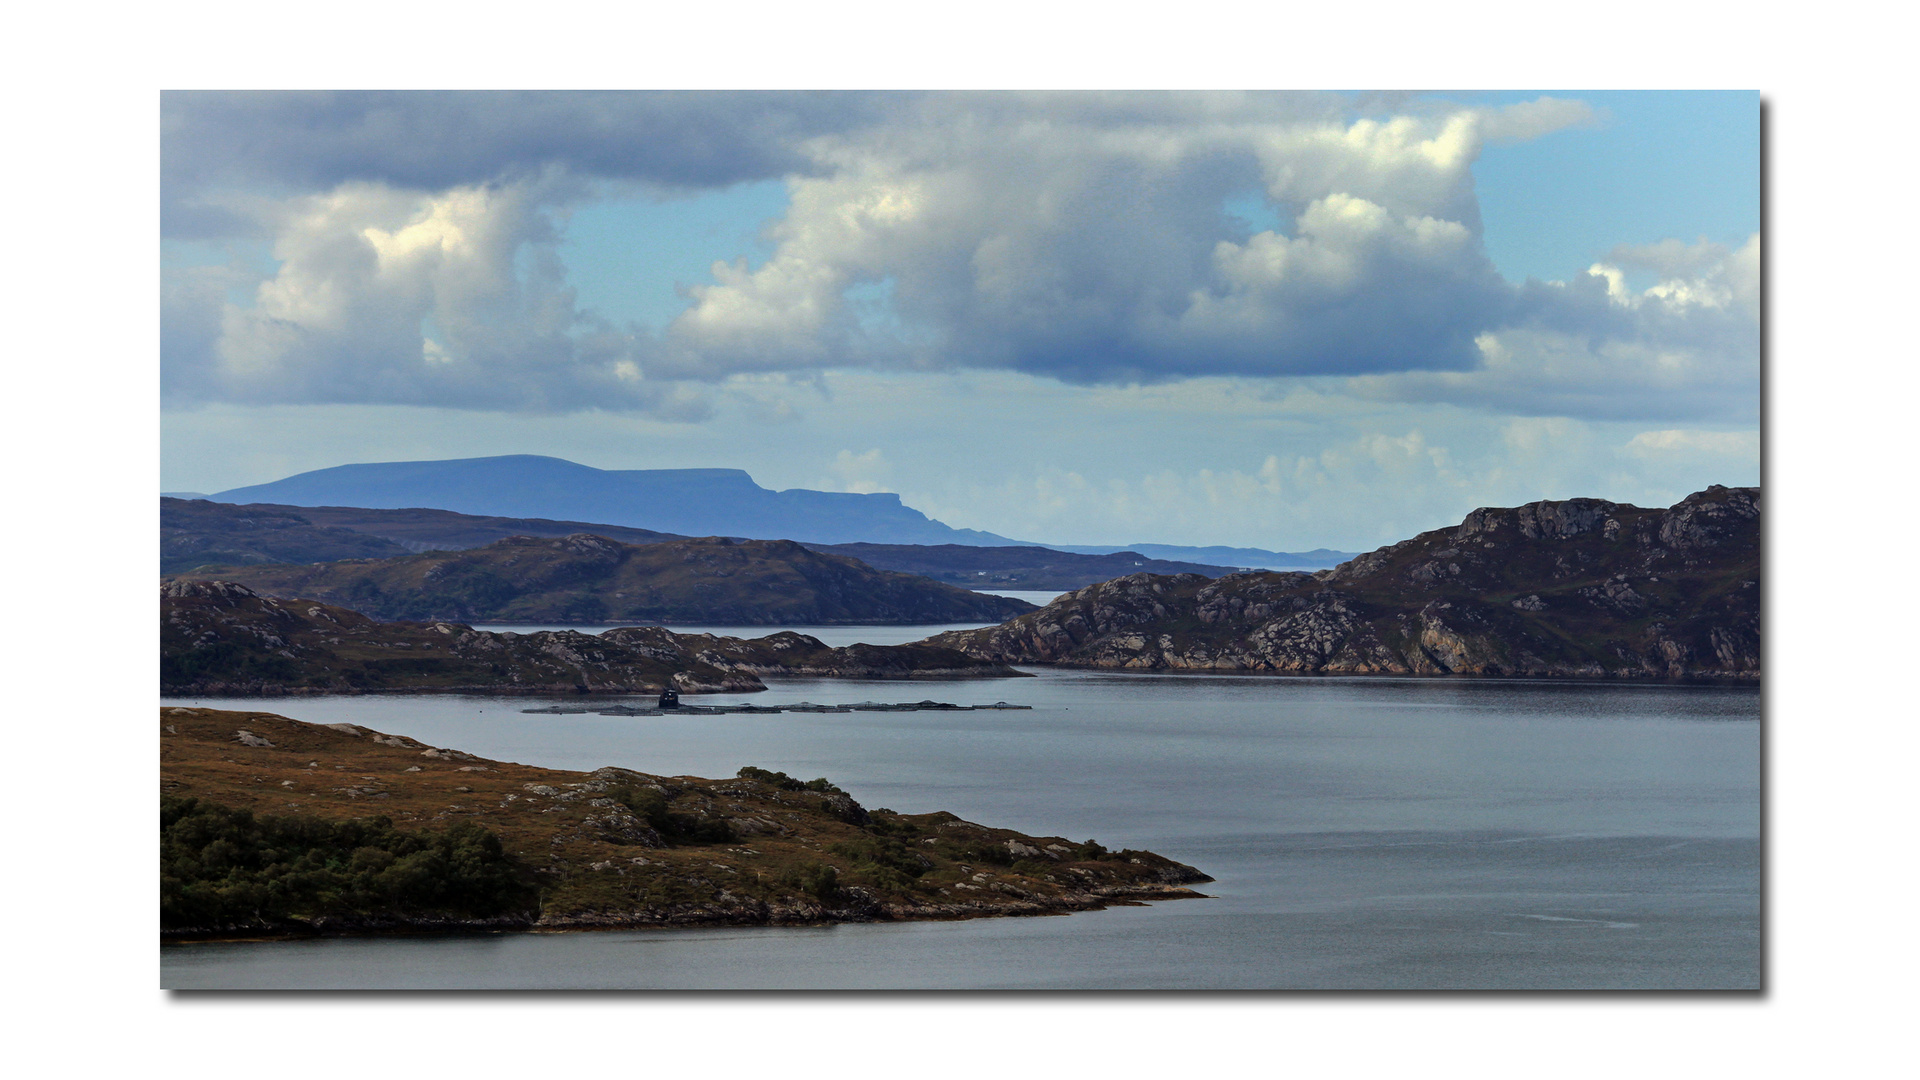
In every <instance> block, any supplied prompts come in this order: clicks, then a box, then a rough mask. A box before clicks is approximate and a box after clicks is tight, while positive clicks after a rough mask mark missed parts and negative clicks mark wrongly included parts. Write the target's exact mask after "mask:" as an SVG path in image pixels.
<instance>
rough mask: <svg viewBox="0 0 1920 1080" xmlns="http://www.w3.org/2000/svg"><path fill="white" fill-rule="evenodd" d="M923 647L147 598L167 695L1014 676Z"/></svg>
mask: <svg viewBox="0 0 1920 1080" xmlns="http://www.w3.org/2000/svg"><path fill="white" fill-rule="evenodd" d="M1017 674H1019V673H1018V672H1015V671H1013V670H1011V669H1009V668H1006V667H1004V666H1002V665H1000V664H997V663H994V662H992V661H987V660H980V659H978V658H975V657H971V656H967V655H965V654H963V653H960V652H956V651H954V650H951V649H942V648H936V647H933V646H928V645H903V646H873V645H860V646H854V647H852V648H848V649H832V648H828V647H827V646H826V645H824V644H822V643H821V642H820V641H819V640H818V639H816V638H811V637H807V636H806V635H804V634H795V633H785V634H777V635H774V637H773V638H770V639H764V640H757V641H746V640H742V639H739V638H723V637H715V636H714V635H712V634H674V633H672V632H670V631H667V630H664V629H661V628H660V627H657V626H656V627H632V628H627V629H620V630H610V631H608V632H606V633H604V634H598V635H594V634H582V633H578V632H576V631H572V630H560V631H541V632H538V633H531V634H501V633H492V632H489V631H485V630H475V629H473V628H472V627H470V626H467V625H465V624H464V623H454V622H430V623H404V622H403V623H384V622H375V621H374V620H372V619H369V618H367V617H366V616H365V615H363V614H361V613H360V612H357V611H352V610H349V609H347V608H342V607H335V606H333V605H331V604H322V603H319V602H317V601H313V600H286V599H277V598H275V597H270V596H261V595H259V594H258V593H255V592H254V591H253V590H252V589H249V588H248V587H246V586H245V585H241V584H238V583H235V582H230V581H175V582H171V583H169V584H167V585H164V586H162V588H161V595H160V683H161V692H162V693H166V694H182V695H185V694H286V693H360V692H368V691H383V690H475V691H481V690H484V691H496V692H497V691H519V692H547V693H556V692H557V693H571V692H593V693H609V694H641V693H657V692H659V691H660V690H661V689H662V688H664V687H667V686H672V687H675V688H677V689H679V690H682V691H687V692H699V691H721V690H726V691H741V690H764V689H766V684H764V683H762V682H761V681H760V679H759V678H758V676H759V675H796V676H802V675H818V676H840V677H848V678H854V677H857V678H908V677H928V676H933V677H964V676H970V675H972V676H979V675H1017Z"/></svg>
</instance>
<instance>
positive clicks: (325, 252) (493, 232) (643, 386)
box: [163, 178, 704, 416]
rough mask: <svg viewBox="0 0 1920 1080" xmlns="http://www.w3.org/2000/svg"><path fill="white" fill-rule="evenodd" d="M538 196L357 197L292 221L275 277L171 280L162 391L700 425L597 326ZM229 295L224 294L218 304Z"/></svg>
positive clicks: (334, 193)
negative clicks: (675, 419)
mask: <svg viewBox="0 0 1920 1080" xmlns="http://www.w3.org/2000/svg"><path fill="white" fill-rule="evenodd" d="M545 184H546V181H543V180H541V179H539V178H534V179H529V180H524V181H521V182H517V183H505V184H489V185H477V186H471V187H457V188H453V189H449V190H447V191H444V192H438V193H427V192H420V191H413V190H407V189H400V188H394V187H390V186H387V185H384V184H373V183H358V182H355V183H348V184H343V185H341V186H339V187H337V188H334V189H333V190H331V191H329V192H327V193H325V194H321V195H312V196H307V197H304V198H299V199H291V200H287V201H285V202H284V203H281V204H279V205H278V207H277V210H278V216H277V218H276V220H275V221H274V222H273V223H272V224H273V229H274V233H275V241H274V244H273V249H272V254H273V258H274V260H275V261H277V263H278V266H277V269H276V270H274V272H272V273H271V274H270V275H269V276H266V277H264V278H262V279H260V280H258V281H257V282H255V283H252V285H251V290H250V291H251V297H250V301H249V302H247V303H235V302H233V301H232V300H231V299H229V298H228V297H227V294H228V293H230V292H232V291H234V285H235V281H234V276H235V275H234V272H233V271H231V270H223V271H221V272H220V273H219V274H218V275H215V274H213V273H211V272H209V271H208V270H207V269H206V268H193V269H191V270H189V271H187V272H182V273H177V274H173V275H170V276H169V278H168V284H167V292H166V295H165V297H164V303H165V308H164V311H165V320H166V326H165V334H164V336H163V349H164V350H165V351H164V353H163V356H164V360H165V363H164V365H163V372H164V378H163V389H164V390H165V391H166V392H167V393H168V395H169V396H170V397H171V398H174V399H181V398H187V399H192V398H207V399H215V400H228V401H246V402H254V403H286V402H381V403H390V404H416V405H450V406H454V407H459V408H469V409H526V410H533V411H556V410H557V411H566V410H576V409H584V408H595V407H613V408H621V407H625V408H632V409H640V410H648V411H654V412H664V413H669V414H678V415H685V416H698V415H700V414H701V413H702V412H703V409H704V406H703V405H702V403H701V402H700V401H699V400H698V397H697V396H695V395H689V394H688V393H687V392H686V390H685V388H683V387H677V386H675V385H673V384H671V383H666V384H661V383H650V382H648V381H647V380H646V379H645V377H644V374H645V373H644V371H643V370H642V369H641V367H640V365H639V362H638V361H637V359H636V357H637V355H638V354H637V353H636V351H635V349H634V347H633V342H632V340H631V338H630V337H629V336H628V335H624V334H622V333H620V332H618V331H615V330H613V329H612V328H610V327H606V326H603V325H594V324H592V323H589V322H585V321H583V320H582V318H581V317H580V316H579V315H578V314H577V313H576V312H575V310H574V304H573V294H572V291H571V290H570V289H569V288H568V287H567V286H566V283H565V279H564V272H563V271H562V269H561V267H560V266H559V264H558V261H557V259H556V258H555V257H554V254H553V246H554V241H555V233H554V230H553V227H552V224H551V222H550V221H549V220H548V219H547V217H546V216H545V215H544V214H543V213H542V211H541V207H542V205H543V194H545V193H544V192H543V190H542V189H543V187H544V186H545ZM217 286H218V287H217Z"/></svg>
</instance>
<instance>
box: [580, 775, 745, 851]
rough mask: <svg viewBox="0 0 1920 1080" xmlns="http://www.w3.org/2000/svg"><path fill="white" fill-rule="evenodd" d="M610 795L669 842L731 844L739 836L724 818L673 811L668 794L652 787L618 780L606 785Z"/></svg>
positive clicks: (608, 795)
mask: <svg viewBox="0 0 1920 1080" xmlns="http://www.w3.org/2000/svg"><path fill="white" fill-rule="evenodd" d="M607 798H609V799H612V800H613V801H614V802H617V803H619V804H621V805H622V806H625V807H626V808H627V809H629V810H631V811H633V813H634V816H635V817H638V818H640V819H641V820H643V821H645V822H646V823H647V824H648V825H649V826H651V827H652V828H653V830H654V831H655V832H657V833H659V834H660V837H661V839H663V840H665V841H666V842H667V843H669V844H731V843H734V842H735V841H737V840H739V839H740V836H739V834H738V833H736V832H734V830H733V826H731V825H729V824H727V823H726V821H725V820H723V819H720V818H714V817H708V816H707V815H705V814H676V813H673V812H672V811H671V810H670V809H668V806H667V797H666V796H665V795H662V794H661V793H659V792H658V791H655V790H653V789H652V788H650V787H640V786H636V785H634V784H616V785H614V786H612V787H609V788H608V789H607Z"/></svg>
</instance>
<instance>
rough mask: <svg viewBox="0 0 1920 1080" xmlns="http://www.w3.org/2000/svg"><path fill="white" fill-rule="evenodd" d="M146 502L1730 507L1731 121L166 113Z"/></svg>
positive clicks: (1738, 236) (169, 97)
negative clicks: (526, 475)
mask: <svg viewBox="0 0 1920 1080" xmlns="http://www.w3.org/2000/svg"><path fill="white" fill-rule="evenodd" d="M161 121H162V125H161V146H160V156H161V162H160V163H161V231H162V240H161V264H162V265H161V292H162V295H161V403H162V410H163V413H162V423H161V437H162V457H161V486H162V489H163V490H168V491H200V492H213V491H218V490H221V489H224V488H229V487H235V486H240V485H244V484H252V483H260V482H264V481H268V480H272V479H277V478H279V477H281V476H286V475H289V474H292V473H295V472H300V471H304V470H308V469H315V468H324V467H328V466H331V465H338V464H344V463H348V462H354V461H383V460H409V459H421V458H450V457H473V456H483V455H489V454H505V453H542V454H551V455H554V456H558V457H564V458H568V459H570V460H574V461H579V462H582V463H584V464H588V465H593V466H597V467H601V468H681V467H715V466H723V467H734V468H741V469H745V470H747V471H748V472H749V473H751V474H752V475H753V476H754V478H755V479H756V480H758V481H759V482H760V483H762V484H763V485H765V486H768V487H773V488H788V487H810V488H818V489H824V490H841V491H893V492H898V493H899V494H900V495H901V497H902V499H903V500H905V502H906V503H907V504H908V505H910V506H913V507H915V508H917V509H920V510H922V511H925V512H926V513H928V514H929V515H931V516H933V517H935V518H937V519H939V520H942V521H945V522H947V523H948V524H950V525H954V526H956V527H965V528H976V529H984V530H987V531H991V532H995V533H999V534H1001V535H1005V536H1011V537H1017V538H1019V539H1023V540H1035V541H1040V542H1045V543H1056V544H1127V543H1169V544H1196V545H1198V544H1229V545H1234V546H1248V547H1261V548H1268V549H1275V550H1304V549H1309V548H1315V547H1331V548H1336V549H1341V550H1365V549H1369V548H1372V547H1375V546H1378V545H1380V544H1384V543H1390V542H1393V541H1395V540H1398V539H1403V538H1405V537H1406V536H1409V535H1412V534H1413V533H1415V532H1418V531H1421V530H1424V529H1430V528H1437V527H1440V526H1443V525H1446V524H1450V523H1453V522H1457V521H1458V520H1459V519H1460V518H1461V517H1462V516H1464V515H1465V514H1466V513H1467V512H1468V511H1469V510H1471V509H1473V508H1474V507H1477V506H1490V505H1494V506H1497V505H1514V504H1517V503H1521V502H1526V501H1530V500H1534V499H1542V498H1568V497H1575V496H1594V497H1601V498H1608V499H1614V500H1618V501H1624V502H1635V503H1639V504H1642V505H1666V504H1669V503H1671V502H1674V501H1676V500H1677V499H1679V498H1680V497H1682V496H1684V495H1685V494H1687V493H1688V492H1691V491H1694V490H1698V489H1699V488H1702V487H1705V486H1706V485H1708V484H1712V483H1722V484H1754V483H1758V481H1759V467H1760V434H1759V412H1760V409H1759V401H1760V397H1759V395H1760V377H1759V371H1760V318H1759V300H1760V287H1759V284H1760V274H1759V268H1760V237H1759V228H1760V199H1759V159H1760V153H1759V98H1758V95H1757V94H1755V93H1753V92H1695V91H1689V92H1653V91H1634V92H1622V91H1612V92H1600V93H1592V92H1586V93H1583V92H1574V91H1541V92H1498V93H1486V92H1475V93H1454V94H1448V93H1420V94H1412V93H1272V94H1263V93H1244V92H1234V93H1164V92H1131V93H1079V92H1034V93H997V92H962V93H951V92H948V93H928V92H900V93H865V92H863V93H820V92H813V93H774V92H625V93H569V92H514V93H492V92H488V93H477V92H449V93H425V92H395V93H366V92H358V93H305V92H302V93H288V92H268V93H229V92H170V93H166V94H163V95H162V99H161Z"/></svg>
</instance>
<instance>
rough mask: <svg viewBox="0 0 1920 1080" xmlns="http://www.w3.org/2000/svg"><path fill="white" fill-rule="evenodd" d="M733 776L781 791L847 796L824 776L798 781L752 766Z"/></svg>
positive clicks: (781, 773)
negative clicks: (817, 792)
mask: <svg viewBox="0 0 1920 1080" xmlns="http://www.w3.org/2000/svg"><path fill="white" fill-rule="evenodd" d="M733 775H735V776H737V777H739V778H740V779H742V780H758V781H760V782H761V783H763V784H772V785H773V786H774V787H777V788H779V789H780V790H781V791H821V792H829V791H830V792H833V793H834V794H837V795H844V794H846V793H845V792H843V791H841V790H840V789H839V788H838V787H836V786H835V785H834V784H833V783H832V782H831V781H829V780H828V779H827V778H826V777H824V776H821V777H816V778H815V779H812V780H796V779H794V778H793V777H791V776H788V775H787V774H786V773H783V772H771V771H768V770H766V769H756V768H754V767H753V766H752V765H742V766H741V767H740V771H739V772H737V773H734V774H733Z"/></svg>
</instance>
